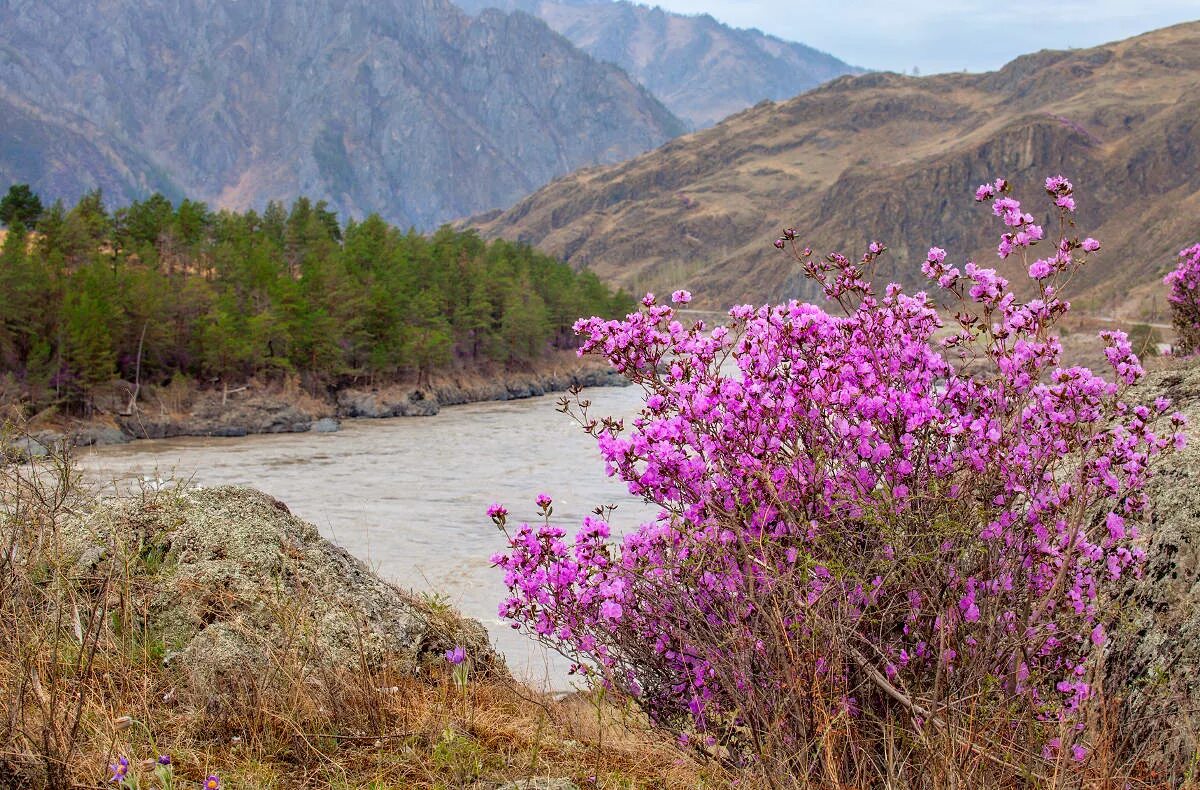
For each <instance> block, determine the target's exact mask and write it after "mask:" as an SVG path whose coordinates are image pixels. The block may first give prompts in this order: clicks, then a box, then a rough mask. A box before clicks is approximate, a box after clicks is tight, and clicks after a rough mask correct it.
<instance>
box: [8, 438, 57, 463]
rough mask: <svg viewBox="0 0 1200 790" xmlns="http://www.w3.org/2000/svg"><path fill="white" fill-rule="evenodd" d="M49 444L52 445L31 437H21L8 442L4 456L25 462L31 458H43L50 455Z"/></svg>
mask: <svg viewBox="0 0 1200 790" xmlns="http://www.w3.org/2000/svg"><path fill="white" fill-rule="evenodd" d="M51 444H53V443H52V442H51V443H47V442H45V441H42V440H40V439H35V438H34V437H32V436H21V437H18V438H16V439H13V440H12V441H11V442H9V444H8V447H7V448H6V449H7V450H8V452H7V453H6V454H7V455H10V456H12V457H14V458H16V459H17V460H20V461H27V460H29V459H31V458H45V457H46V456H47V455H49V454H50V445H51Z"/></svg>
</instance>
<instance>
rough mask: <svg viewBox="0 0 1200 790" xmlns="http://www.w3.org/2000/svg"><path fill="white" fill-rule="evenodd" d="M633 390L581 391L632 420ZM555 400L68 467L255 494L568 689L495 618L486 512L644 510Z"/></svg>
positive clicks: (143, 447) (605, 410)
mask: <svg viewBox="0 0 1200 790" xmlns="http://www.w3.org/2000/svg"><path fill="white" fill-rule="evenodd" d="M640 396H641V392H640V389H639V388H637V387H612V388H600V389H591V390H588V391H587V392H586V395H585V397H587V398H588V399H590V400H591V401H592V403H593V406H592V410H593V415H594V416H597V417H599V416H601V415H605V414H611V415H617V416H628V415H631V414H633V413H634V412H636V410H637V409H638V407H639V405H640ZM559 397H560V396H558V395H547V396H544V397H539V398H530V399H527V400H519V401H507V402H495V403H476V404H469V405H465V406H453V407H449V408H444V409H442V411H441V413H440V414H438V415H437V416H435V417H428V418H417V417H400V418H395V419H388V420H347V421H345V422H343V423H342V430H341V431H338V432H336V433H327V434H318V433H301V434H280V435H264V436H247V437H242V438H233V439H210V438H191V437H189V438H180V439H163V440H149V441H137V442H133V443H130V444H127V445H121V446H114V447H103V448H97V449H94V450H90V451H88V452H85V453H82V454H81V456H80V458H79V463H80V466H81V467H82V470H83V472H84V475H85V478H86V479H88V480H89V481H90V482H92V483H94V484H97V485H99V486H101V487H102V488H107V489H108V490H111V489H112V487H113V486H118V487H122V488H127V487H128V486H130V485H131V484H136V483H137V481H141V480H150V481H155V480H160V479H161V480H172V479H174V480H190V481H191V482H193V483H194V484H196V485H202V486H217V485H242V486H253V487H254V488H258V489H261V490H263V491H265V492H267V493H268V494H271V495H272V496H274V497H276V498H277V499H279V500H281V501H283V502H285V503H287V505H288V507H289V508H290V509H291V511H292V512H293V513H295V514H296V515H298V516H300V517H301V518H304V519H306V520H308V521H311V522H312V523H314V524H316V525H317V527H318V528H319V529H320V531H321V534H322V535H324V536H325V537H326V538H328V539H329V540H331V541H333V542H335V543H337V544H339V545H341V546H343V547H345V548H346V549H347V550H348V551H350V552H352V553H353V554H355V555H356V556H358V557H359V558H360V559H362V560H363V561H364V562H366V563H367V564H368V565H369V566H371V567H372V568H373V569H374V570H375V571H377V572H378V573H379V574H380V575H381V576H383V577H384V578H386V579H389V580H390V581H393V582H395V583H397V584H399V585H401V586H403V587H408V588H412V589H414V590H418V591H427V592H437V593H442V594H444V595H445V596H447V598H448V600H449V602H450V603H452V604H454V605H455V606H457V607H458V608H459V609H460V610H461V611H462V612H463V613H464V614H466V615H468V616H469V617H474V618H477V619H478V620H480V621H482V622H483V623H484V624H485V625H486V626H487V627H488V630H489V631H490V632H491V634H492V637H493V641H494V643H495V644H496V645H497V647H498V649H499V650H500V651H501V652H503V653H504V654H505V656H506V657H507V659H508V662H509V666H510V667H511V668H512V670H513V672H514V673H515V674H517V675H518V676H520V677H523V678H524V679H526V680H528V681H530V682H532V683H534V684H535V685H542V686H547V687H550V688H554V689H565V688H567V687H568V681H567V677H566V673H565V671H566V662H565V661H564V660H563V659H562V658H561V657H559V656H557V654H553V653H550V652H548V651H545V650H543V649H541V648H540V647H538V646H537V645H535V644H534V643H533V642H532V641H530V640H529V639H528V638H526V637H524V636H522V635H521V634H519V633H517V632H515V631H513V630H512V629H510V628H509V627H507V626H506V625H505V624H504V623H503V622H501V620H500V619H499V617H498V616H497V614H496V608H497V605H498V603H499V601H500V600H501V599H502V598H503V597H504V594H505V589H504V585H503V581H502V574H501V572H500V571H498V570H497V569H496V568H493V567H492V566H491V563H490V562H489V561H488V558H489V557H490V556H491V555H492V554H493V553H495V552H497V551H500V550H502V549H503V548H504V546H505V543H504V538H503V536H502V535H501V534H500V532H499V531H498V530H497V529H496V528H495V526H494V525H493V524H492V522H491V520H490V519H488V517H487V515H486V513H485V511H486V510H487V507H488V505H490V504H491V503H492V502H501V503H503V504H505V505H506V506H507V507H508V509H509V511H510V517H509V518H510V524H511V523H517V524H519V523H520V522H521V521H532V520H535V519H536V517H537V516H536V510H537V509H536V506H535V505H534V498H535V496H536V495H537V494H538V493H540V492H543V491H544V492H546V493H548V494H550V495H551V496H552V497H553V498H554V520H555V522H556V523H558V524H560V525H562V526H563V527H564V528H566V529H567V531H568V533H573V532H574V529H575V527H576V526H577V525H578V524H579V522H580V521H581V520H582V519H583V517H584V516H585V515H587V514H588V513H589V512H591V510H592V508H594V507H596V506H598V505H605V504H610V503H611V504H616V505H618V508H617V510H616V512H615V513H614V515H613V516H612V521H613V527H614V531H625V530H629V529H632V528H634V527H636V526H637V524H638V523H640V522H641V521H644V520H647V519H649V518H650V517H651V516H652V514H653V511H652V509H651V508H650V507H649V506H648V505H646V504H644V503H643V502H641V500H639V499H637V498H635V497H632V496H631V495H630V494H629V493H628V491H627V490H626V488H625V486H624V484H622V483H621V482H619V481H617V480H614V479H611V478H608V477H606V476H605V474H604V463H603V461H602V460H601V458H600V454H599V451H598V450H597V449H596V446H595V442H594V440H593V439H591V438H590V437H588V436H587V435H586V434H584V433H583V431H582V429H580V428H579V426H578V425H577V424H576V423H575V422H574V420H572V419H571V418H570V417H568V416H567V415H565V414H561V413H559V412H558V411H557V404H558V399H559ZM514 520H515V522H514Z"/></svg>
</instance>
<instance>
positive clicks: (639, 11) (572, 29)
mask: <svg viewBox="0 0 1200 790" xmlns="http://www.w3.org/2000/svg"><path fill="white" fill-rule="evenodd" d="M456 2H458V5H460V6H462V7H463V8H466V9H467V10H468V11H473V12H478V11H480V10H482V9H484V8H502V9H504V10H507V11H518V10H519V11H525V12H527V13H530V14H533V15H534V16H536V17H539V18H541V19H543V20H545V21H546V24H548V25H550V27H552V28H554V29H555V30H557V31H558V32H559V33H562V34H563V35H564V36H566V37H567V38H569V39H571V41H572V42H574V43H575V45H576V46H577V47H579V48H580V49H582V50H583V51H585V52H587V53H589V54H590V55H592V56H593V57H595V58H597V59H598V60H603V61H606V62H608V63H615V64H617V65H618V66H620V67H621V68H623V69H625V71H627V72H628V73H629V74H630V75H631V76H632V77H633V78H634V79H636V80H637V81H638V82H640V83H641V84H642V85H645V86H646V87H647V88H648V89H649V90H650V92H651V93H653V94H654V95H655V96H657V97H658V98H659V99H661V100H662V101H663V103H664V104H666V105H667V107H669V108H670V109H671V112H673V113H675V114H676V115H678V116H679V117H680V118H683V119H684V120H686V121H688V122H689V123H690V124H691V125H692V126H693V127H694V128H703V127H705V126H711V125H712V124H714V123H716V122H717V121H719V120H721V119H722V118H725V117H726V116H728V115H732V114H733V113H735V112H738V111H739V110H744V109H746V108H747V107H750V106H753V105H755V104H757V103H758V102H760V101H762V100H763V99H787V98H791V97H792V96H795V95H796V94H797V93H800V92H801V91H805V90H808V89H809V88H813V87H815V86H817V85H819V84H821V83H822V82H826V81H828V80H831V79H833V78H834V77H839V76H841V75H843V74H852V73H858V72H860V71H861V69H856V68H854V67H853V66H849V65H847V64H845V63H843V62H842V61H840V60H838V59H837V58H835V57H833V56H832V55H828V54H826V53H824V52H820V51H818V50H816V49H813V48H812V47H808V46H805V45H804V44H797V43H795V42H792V41H784V40H783V39H780V38H776V37H775V36H768V35H766V34H764V33H762V32H760V31H758V30H739V29H735V28H732V27H729V26H728V25H724V24H722V23H720V22H718V21H717V20H715V19H713V18H712V17H711V16H709V15H708V14H701V15H698V16H689V15H684V14H674V13H670V12H668V11H663V10H662V9H661V8H658V7H654V8H650V7H648V6H644V5H637V4H634V3H630V2H625V0H618V1H617V2H612V0H456Z"/></svg>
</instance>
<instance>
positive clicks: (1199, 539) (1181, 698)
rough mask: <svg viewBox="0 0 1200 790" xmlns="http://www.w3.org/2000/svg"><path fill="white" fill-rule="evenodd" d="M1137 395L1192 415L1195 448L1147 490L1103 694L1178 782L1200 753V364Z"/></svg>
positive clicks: (1170, 373)
mask: <svg viewBox="0 0 1200 790" xmlns="http://www.w3.org/2000/svg"><path fill="white" fill-rule="evenodd" d="M1133 394H1134V396H1135V398H1136V399H1138V400H1146V401H1149V400H1153V399H1154V398H1155V397H1157V396H1159V395H1162V396H1165V397H1167V398H1170V399H1171V400H1172V401H1173V402H1174V406H1175V408H1176V409H1177V410H1179V411H1182V412H1183V413H1184V414H1186V415H1188V418H1189V425H1188V429H1187V432H1188V446H1187V447H1186V448H1185V449H1183V450H1181V451H1178V452H1176V453H1175V454H1173V455H1171V456H1168V457H1167V458H1166V459H1164V461H1163V462H1161V463H1159V464H1158V466H1157V468H1156V470H1155V475H1154V477H1153V478H1152V480H1151V482H1150V484H1149V486H1148V488H1147V492H1148V494H1149V496H1150V502H1151V512H1150V514H1149V517H1148V519H1147V523H1146V524H1144V525H1143V526H1142V529H1143V531H1144V536H1145V541H1146V543H1145V548H1146V552H1147V560H1146V567H1145V572H1144V574H1143V576H1142V578H1141V579H1138V580H1134V581H1132V582H1130V583H1129V584H1127V585H1126V586H1125V587H1124V588H1123V589H1122V590H1121V591H1120V593H1119V594H1118V595H1117V596H1116V599H1115V600H1114V601H1113V604H1112V607H1111V610H1110V613H1111V618H1110V620H1111V622H1110V627H1109V631H1110V639H1109V643H1108V651H1107V654H1106V656H1105V661H1106V663H1105V678H1104V690H1105V694H1106V697H1108V698H1109V699H1114V698H1115V699H1117V700H1119V703H1118V708H1117V722H1116V723H1117V725H1118V727H1119V732H1120V735H1121V740H1122V741H1124V742H1125V743H1126V744H1128V751H1129V754H1128V755H1127V756H1128V757H1129V758H1131V759H1134V760H1137V761H1139V762H1141V763H1142V765H1143V767H1144V768H1145V769H1148V770H1151V771H1154V772H1156V773H1157V775H1158V776H1159V778H1161V779H1164V780H1174V781H1180V780H1181V779H1182V776H1183V773H1184V771H1186V770H1187V769H1188V768H1189V766H1190V765H1192V764H1193V762H1194V761H1195V760H1196V759H1197V754H1198V750H1200V366H1191V367H1187V368H1178V369H1173V370H1167V371H1161V372H1157V373H1154V374H1152V375H1151V376H1149V377H1148V378H1147V379H1146V381H1145V382H1143V383H1142V384H1141V385H1139V387H1138V389H1137V390H1136V391H1135V392H1134V393H1133Z"/></svg>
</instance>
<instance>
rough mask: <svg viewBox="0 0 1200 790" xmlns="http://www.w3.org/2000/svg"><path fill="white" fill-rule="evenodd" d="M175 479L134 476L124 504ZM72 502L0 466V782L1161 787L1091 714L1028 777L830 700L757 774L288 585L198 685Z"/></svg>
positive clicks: (36, 471) (982, 739) (977, 738)
mask: <svg viewBox="0 0 1200 790" xmlns="http://www.w3.org/2000/svg"><path fill="white" fill-rule="evenodd" d="M176 493H177V492H173V491H170V490H167V491H148V492H145V493H144V494H143V496H144V498H145V501H144V502H143V503H142V506H143V507H144V508H151V509H152V508H154V507H156V506H159V505H161V504H163V503H162V502H161V501H160V499H159V498H162V497H170V496H175V495H176ZM89 506H90V500H89V497H88V494H87V492H86V491H84V490H82V488H81V487H80V485H79V483H78V479H77V477H76V475H75V473H74V471H73V470H72V467H71V465H70V463H69V460H68V459H65V458H61V457H51V458H49V459H47V460H46V461H45V462H44V463H41V464H40V465H38V466H31V465H10V466H5V467H0V787H16V788H24V787H28V788H41V787H51V788H75V787H100V786H104V785H105V784H106V783H107V780H108V777H109V771H108V765H109V764H110V763H111V762H112V761H113V760H114V759H115V758H116V757H117V756H118V755H126V756H128V757H129V758H130V760H131V762H133V763H134V765H135V772H138V773H140V775H141V776H142V777H143V783H142V787H156V786H157V785H156V784H155V783H154V782H153V781H150V780H149V777H150V768H151V766H150V765H149V764H144V763H143V761H151V760H153V759H154V758H155V757H156V756H157V755H158V754H160V753H169V754H171V756H172V758H173V761H174V765H175V770H176V776H177V777H178V778H179V780H180V781H179V782H178V783H177V784H176V787H181V788H183V787H188V788H194V787H197V786H199V783H200V782H201V781H202V780H203V778H204V777H205V776H207V775H208V774H211V773H217V774H219V775H220V776H221V778H222V780H223V782H224V786H225V787H227V788H272V787H280V788H282V787H288V788H291V787H316V788H377V789H379V790H382V789H383V788H495V787H497V786H498V785H500V784H501V783H503V782H505V781H509V780H516V779H526V778H535V777H544V778H560V777H562V778H569V779H571V780H572V781H574V782H575V783H576V784H577V785H578V786H579V787H581V788H583V789H584V790H588V788H723V787H734V786H737V787H743V788H746V787H749V788H759V787H781V788H782V787H786V788H801V787H804V788H809V789H810V790H812V789H813V788H852V787H864V788H865V787H889V788H891V787H896V788H900V787H904V788H942V787H961V788H1013V790H1016V788H1027V787H1036V788H1046V789H1047V790H1049V789H1050V788H1053V789H1054V790H1059V789H1061V790H1067V788H1079V789H1080V790H1083V789H1084V788H1086V789H1087V790H1110V788H1111V789H1112V790H1116V789H1117V788H1121V789H1122V790H1125V788H1139V789H1140V788H1157V787H1166V786H1169V785H1168V784H1167V783H1166V782H1163V781H1161V780H1159V778H1157V777H1155V776H1153V775H1149V774H1146V773H1145V772H1143V771H1140V770H1139V769H1138V766H1137V765H1136V760H1131V759H1130V758H1129V754H1130V752H1131V749H1130V745H1129V744H1125V743H1123V742H1122V740H1121V738H1122V734H1121V731H1120V726H1119V723H1118V722H1117V721H1116V720H1115V719H1114V718H1113V717H1111V716H1104V715H1102V716H1100V717H1099V719H1098V726H1097V727H1096V730H1095V733H1094V735H1095V738H1094V741H1093V743H1094V744H1095V745H1096V749H1095V751H1094V753H1093V755H1092V757H1091V758H1090V759H1089V761H1088V763H1087V765H1086V767H1085V768H1084V769H1083V770H1080V767H1079V766H1076V765H1073V764H1072V763H1071V762H1070V761H1069V760H1067V759H1065V758H1064V759H1063V760H1061V761H1059V763H1058V764H1057V765H1056V766H1051V768H1050V770H1049V771H1047V772H1045V773H1044V774H1039V775H1032V774H1028V773H1021V771H1020V770H1019V769H1017V770H1014V768H1013V766H1016V765H1018V764H1022V763H1024V764H1026V765H1028V764H1029V760H1028V759H1027V757H1028V755H1026V754H1024V752H1026V751H1028V750H1030V749H1032V748H1034V747H1033V746H1031V745H1030V744H1029V743H1015V742H1010V741H1011V738H1009V739H1006V738H1005V737H1003V736H1002V734H1001V733H1002V731H1004V729H1005V728H1004V727H1003V726H1000V727H997V726H989V724H988V722H987V721H985V719H986V718H987V717H986V716H974V715H973V714H972V712H971V711H958V712H955V715H954V717H953V718H954V720H955V722H956V726H955V728H954V732H951V733H941V732H940V731H938V730H937V728H934V729H933V730H931V731H930V733H929V734H928V735H927V736H926V737H928V738H932V739H933V741H932V742H917V741H915V740H914V737H913V735H912V734H911V733H909V732H906V730H905V728H904V727H903V726H899V725H898V726H896V727H894V728H890V729H889V728H884V729H883V730H879V729H875V730H872V731H871V733H867V729H865V728H862V727H858V726H852V723H851V722H849V721H847V719H846V717H845V716H844V715H842V714H840V713H838V712H837V710H836V709H835V708H836V706H830V707H829V709H828V710H825V711H824V712H823V713H822V711H820V710H813V711H812V716H813V717H815V720H818V721H817V724H816V725H815V726H816V727H817V728H818V729H819V730H820V731H822V732H823V733H825V734H824V735H823V736H822V737H821V741H822V743H823V744H824V746H823V749H822V751H821V754H820V755H818V757H819V762H820V763H821V764H822V765H823V768H822V770H820V771H817V772H815V773H814V774H812V776H813V777H814V778H813V779H811V780H809V782H810V783H804V782H801V781H800V780H799V779H796V778H789V777H787V776H783V777H780V776H778V775H776V776H773V777H769V778H768V777H766V776H764V775H762V774H759V773H756V772H754V771H753V770H749V769H744V770H738V769H735V768H733V767H730V766H722V765H721V764H720V754H719V752H717V753H716V757H717V759H713V760H707V761H705V760H702V759H700V758H699V757H698V756H696V755H693V754H689V753H685V752H683V751H681V750H680V749H679V748H677V746H676V745H675V742H674V741H673V739H671V738H669V737H668V736H666V735H664V734H661V733H657V732H655V731H653V730H652V729H651V728H649V727H648V726H646V722H645V720H644V718H642V717H641V716H640V715H639V714H637V713H636V712H635V711H633V710H632V709H631V708H630V707H628V706H624V707H623V706H622V705H621V704H619V702H618V703H614V702H611V701H608V700H606V699H605V698H604V697H603V696H595V695H584V694H577V695H573V696H571V697H568V698H566V699H563V700H556V699H553V698H551V697H548V696H546V695H542V694H538V693H536V692H534V691H532V690H530V689H528V688H526V687H524V686H522V685H520V684H519V683H516V682H515V681H513V680H511V679H510V678H508V677H505V676H503V674H492V675H490V676H489V675H486V674H484V673H483V672H482V671H480V672H478V673H476V674H475V675H474V676H473V677H470V678H469V679H468V680H467V682H465V683H459V682H456V679H455V678H454V676H453V675H452V673H451V671H450V667H449V666H448V665H447V664H446V663H445V662H442V661H440V660H438V661H430V662H426V663H425V664H423V665H422V666H420V667H419V668H418V670H417V671H416V672H413V671H412V669H411V668H406V669H404V670H403V671H401V670H400V669H395V668H386V667H384V668H379V667H375V666H369V665H368V664H367V663H366V661H365V660H364V661H362V662H361V665H360V666H359V667H348V668H347V667H341V668H338V667H333V666H331V665H329V664H326V663H323V662H322V661H321V659H320V655H319V651H318V650H317V648H319V645H320V635H319V634H313V633H310V632H309V631H308V630H307V629H306V628H305V627H304V623H305V622H306V619H307V618H305V616H304V609H305V607H306V606H309V605H311V604H309V602H306V601H303V600H300V601H296V600H272V601H265V602H264V605H265V606H267V607H269V608H270V611H271V616H272V617H273V618H274V622H276V623H277V624H278V625H279V627H280V629H282V631H283V632H284V633H286V634H289V635H290V637H289V638H288V639H287V640H285V641H284V642H283V644H282V645H280V644H278V643H275V644H273V645H270V644H268V643H267V640H262V641H263V648H262V649H263V650H265V651H266V655H267V656H268V658H269V660H268V662H267V667H268V668H267V670H266V671H261V672H257V673H247V674H245V675H243V676H237V677H228V676H226V677H223V678H222V679H221V680H220V681H219V682H218V683H217V684H216V685H213V686H211V687H206V688H201V687H196V686H195V684H193V683H191V682H190V680H189V678H190V677H191V676H189V675H188V674H187V673H186V672H184V671H182V670H181V669H180V668H179V667H178V662H171V663H166V664H165V663H164V660H163V659H164V650H165V645H164V643H163V641H162V639H161V638H159V637H158V636H156V635H155V634H154V633H150V632H149V631H148V626H146V625H145V624H146V623H147V622H149V618H147V617H145V616H144V613H142V612H139V610H138V609H139V606H140V605H141V604H140V602H141V601H143V600H145V596H144V595H143V594H142V593H143V592H144V590H143V589H141V586H143V585H146V584H151V583H152V582H153V573H152V572H150V573H147V565H148V564H153V563H154V562H160V561H163V560H162V558H156V557H155V556H153V555H149V556H148V555H146V554H145V553H144V552H143V553H138V552H136V551H135V552H122V551H121V550H120V549H119V545H120V544H118V543H115V542H114V545H113V547H112V548H113V556H112V558H111V561H108V562H104V563H100V564H98V565H95V566H89V567H90V568H91V569H90V570H89V571H87V572H81V571H80V570H79V569H78V568H79V567H80V566H78V565H77V564H75V563H74V562H73V561H72V560H71V558H70V556H69V552H66V551H64V548H63V546H64V536H63V535H64V533H63V525H64V524H66V523H67V522H68V520H69V519H72V518H78V517H79V514H81V513H83V512H85V511H86V509H87V508H88V507H89ZM151 571H152V569H151ZM434 609H435V610H434V611H433V613H432V614H433V616H434V617H452V616H453V614H452V612H450V611H449V610H448V609H445V610H438V609H437V605H436V604H434ZM481 669H482V668H481ZM786 702H788V701H786V700H780V705H779V710H780V711H782V710H784V709H785V708H787V707H788V706H787V705H786V704H784V703H786ZM1100 709H1101V712H1104V711H1105V710H1107V709H1108V708H1107V706H1104V705H1102V706H1101V708H1100ZM1111 709H1112V710H1115V706H1114V707H1112V708H1111ZM897 721H899V719H897ZM992 723H993V724H995V723H996V722H992ZM1001 724H1003V722H1001ZM1009 729H1011V728H1009ZM942 735H945V737H941V736H942ZM1133 751H1134V752H1136V749H1134V750H1133ZM935 758H936V759H935ZM1184 786H1191V787H1196V786H1197V785H1196V784H1195V783H1192V784H1191V785H1184Z"/></svg>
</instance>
